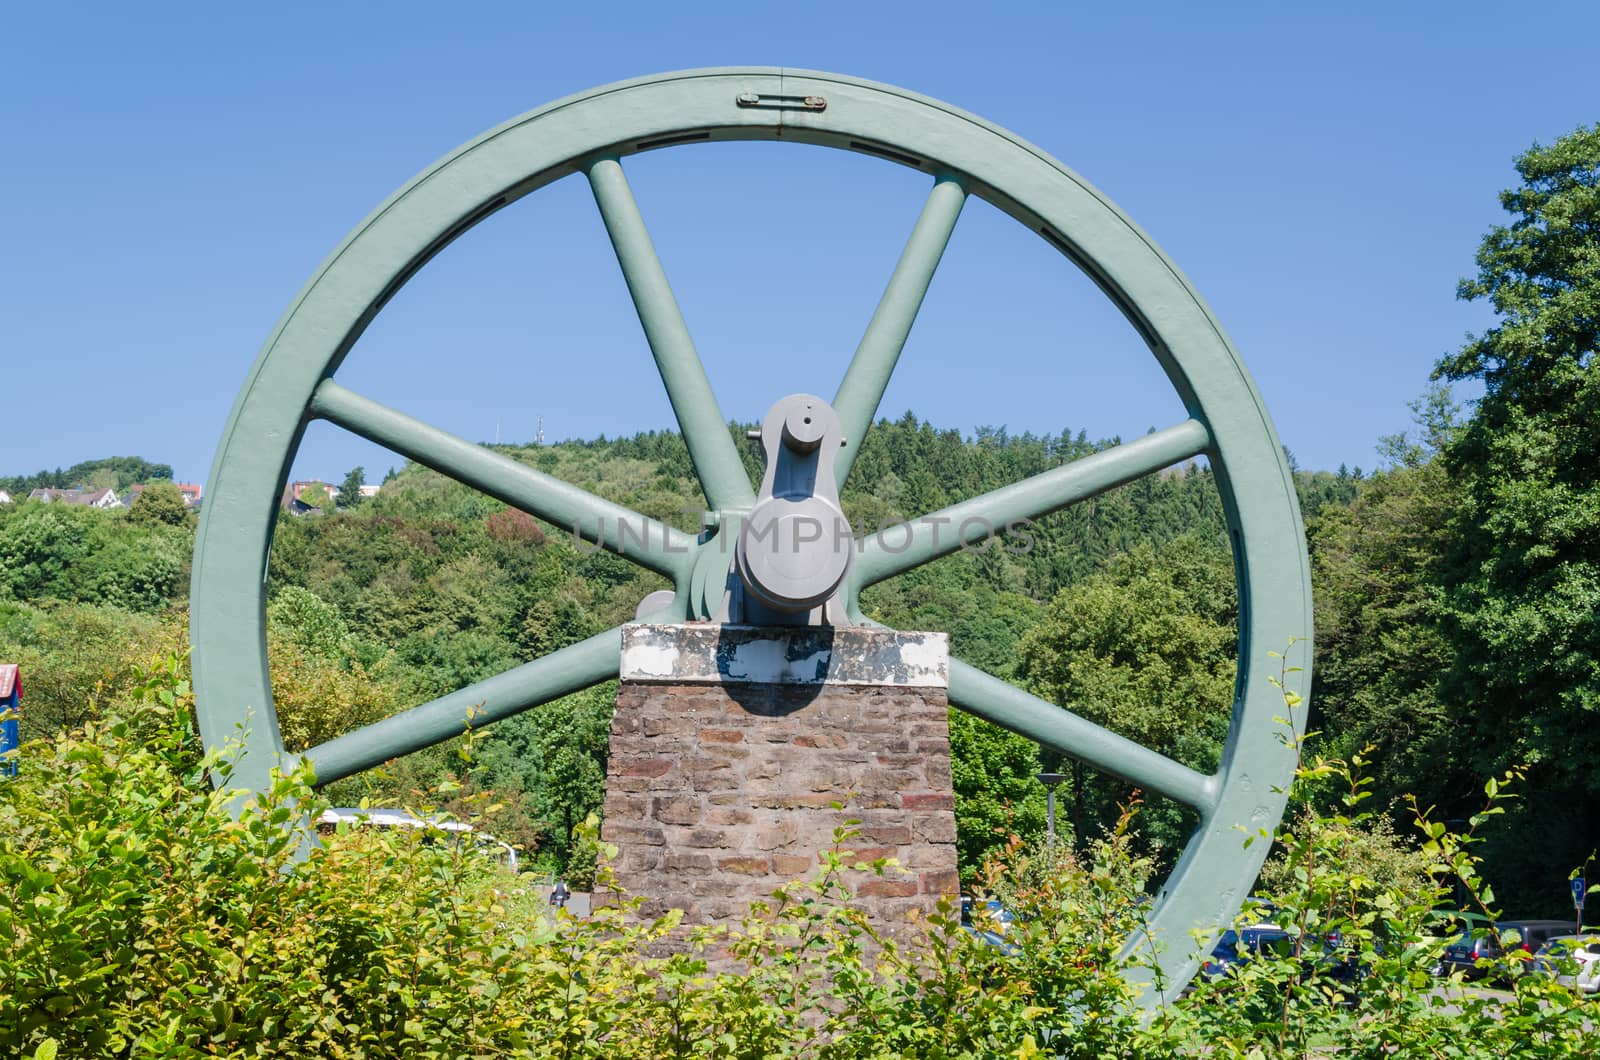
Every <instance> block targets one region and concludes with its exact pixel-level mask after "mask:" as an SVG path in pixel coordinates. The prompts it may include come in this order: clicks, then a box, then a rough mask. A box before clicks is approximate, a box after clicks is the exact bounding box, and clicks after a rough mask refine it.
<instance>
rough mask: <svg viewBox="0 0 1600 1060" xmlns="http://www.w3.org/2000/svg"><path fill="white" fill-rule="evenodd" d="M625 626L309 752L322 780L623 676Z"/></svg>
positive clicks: (439, 741)
mask: <svg viewBox="0 0 1600 1060" xmlns="http://www.w3.org/2000/svg"><path fill="white" fill-rule="evenodd" d="M621 658H622V631H621V628H620V627H616V628H613V629H609V630H607V631H606V632H604V633H600V634H597V635H596V636H593V637H590V638H589V639H588V640H583V641H579V642H578V643H576V644H573V645H569V646H568V647H565V648H562V649H561V650H560V651H557V652H552V653H551V654H549V655H546V656H545V657H544V658H542V659H535V660H534V661H533V662H530V663H524V664H523V665H521V666H519V667H517V668H516V669H514V670H507V671H506V672H505V673H503V674H496V675H495V676H493V677H490V678H488V679H486V680H483V681H479V682H477V683H476V684H471V685H468V686H467V687H466V688H462V689H459V690H457V691H455V692H451V693H450V694H449V695H447V696H440V697H439V698H438V699H435V700H433V701H432V702H429V703H424V704H422V705H421V706H419V707H413V708H411V709H410V710H407V711H403V712H401V713H399V714H396V715H394V716H392V717H388V718H385V719H383V720H382V721H379V722H374V723H373V724H371V725H368V726H365V727H364V728H360V729H357V730H356V731H355V732H350V733H346V734H345V735H343V736H339V737H336V738H334V739H332V740H329V741H328V742H327V743H325V744H320V745H318V746H317V747H313V748H312V749H311V750H309V751H307V752H306V753H305V758H306V759H307V760H308V761H310V762H311V764H312V766H313V767H314V768H315V769H316V771H317V783H318V784H329V783H332V782H333V781H335V780H339V779H341V778H343V777H348V776H350V775H352V774H354V773H359V772H361V771H362V770H363V769H371V768H372V767H373V766H375V765H378V764H379V763H380V762H387V761H388V760H389V759H391V758H398V757H399V756H400V755H404V754H410V753H411V752H412V751H420V750H421V749H422V748H424V747H432V746H433V745H434V744H436V743H443V742H444V741H445V740H448V739H450V738H452V737H455V736H460V735H461V734H462V733H463V732H465V731H466V728H467V726H468V724H469V723H470V724H471V726H472V727H473V728H478V727H481V726H484V725H488V724H489V723H490V722H495V721H499V720H500V719H502V718H508V717H510V716H511V715H513V714H516V713H519V712H521V711H524V710H527V709H528V708H529V707H536V706H538V705H539V704H541V703H548V702H550V701H551V700H552V699H558V698H560V697H561V696H564V695H568V694H569V693H572V692H577V691H579V690H581V689H585V688H588V687H589V686H591V685H597V684H599V683H600V682H601V681H606V680H609V679H611V678H613V677H616V676H617V673H618V671H619V669H620V660H621Z"/></svg>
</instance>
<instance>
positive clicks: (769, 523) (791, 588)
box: [734, 394, 854, 613]
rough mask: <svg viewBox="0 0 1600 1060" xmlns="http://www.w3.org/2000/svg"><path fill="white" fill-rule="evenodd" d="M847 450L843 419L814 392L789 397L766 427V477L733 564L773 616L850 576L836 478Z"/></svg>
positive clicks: (812, 602) (813, 600)
mask: <svg viewBox="0 0 1600 1060" xmlns="http://www.w3.org/2000/svg"><path fill="white" fill-rule="evenodd" d="M843 444H844V429H843V427H842V426H841V425H840V423H839V417H838V415H837V414H835V413H834V411H833V409H832V407H830V406H829V405H828V403H827V402H826V401H823V400H822V399H821V398H819V397H817V396H815V395H814V394H791V395H790V396H789V397H786V398H784V399H783V400H781V401H779V402H778V403H777V404H776V405H774V406H772V409H771V410H770V411H769V412H768V413H767V418H766V419H765V420H764V421H763V422H762V425H761V447H762V449H763V450H764V451H765V453H766V458H767V471H766V475H765V477H764V478H763V479H762V481H761V493H760V495H759V496H758V497H757V498H756V504H755V507H754V508H752V509H751V510H750V516H749V518H748V519H746V520H745V524H744V526H743V528H741V530H740V531H739V544H738V547H737V548H736V549H735V552H734V563H735V567H736V569H737V570H738V572H739V579H740V581H742V582H743V583H744V586H745V589H746V590H747V591H748V592H749V594H750V595H751V596H752V597H754V598H755V599H756V600H759V601H760V602H761V603H763V604H765V605H766V606H767V607H770V608H772V609H773V610H776V611H782V612H787V613H795V612H801V611H809V610H810V609H811V608H814V607H816V606H818V605H819V604H822V603H824V602H826V601H827V600H828V599H829V598H830V597H831V596H833V595H834V593H836V592H838V590H839V586H840V585H842V584H844V579H845V575H846V574H848V573H849V571H850V554H851V551H852V549H853V548H854V535H853V534H852V532H851V529H850V523H849V521H848V520H846V519H845V517H844V508H843V507H842V506H841V505H840V503H839V487H838V484H837V483H836V482H835V481H834V477H833V462H834V456H835V454H837V453H838V451H839V447H840V446H841V445H843Z"/></svg>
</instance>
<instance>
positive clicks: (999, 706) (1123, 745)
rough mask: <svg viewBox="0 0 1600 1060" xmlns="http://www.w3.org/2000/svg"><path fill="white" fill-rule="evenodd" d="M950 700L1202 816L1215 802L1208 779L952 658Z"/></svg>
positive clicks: (1215, 791)
mask: <svg viewBox="0 0 1600 1060" xmlns="http://www.w3.org/2000/svg"><path fill="white" fill-rule="evenodd" d="M950 702H951V703H953V704H955V705H956V706H958V707H960V708H961V709H962V710H965V711H967V712H968V713H969V714H976V715H977V716H978V717H980V718H985V719H987V720H989V721H992V722H994V723H995V724H996V725H999V726H1001V727H1002V728H1006V729H1010V730H1011V731H1012V732H1015V733H1020V734H1022V735H1023V736H1026V737H1028V738H1029V739H1030V740H1037V741H1039V742H1040V743H1042V744H1048V745H1049V746H1051V747H1053V748H1055V749H1056V750H1058V751H1061V752H1062V753H1064V754H1068V755H1071V756H1072V757H1073V758H1076V759H1078V760H1079V761H1081V762H1083V763H1085V764H1087V765H1090V766H1093V767H1095V768H1096V769H1100V770H1104V771H1105V772H1107V773H1111V774H1114V775H1115V776H1119V777H1121V778H1122V779H1123V780H1126V781H1128V782H1129V783H1131V784H1136V785H1138V786H1139V787H1140V788H1143V789H1144V790H1146V791H1152V792H1156V793H1158V794H1161V795H1165V796H1167V797H1168V798H1172V799H1176V800H1178V801H1179V802H1181V803H1184V804H1185V805H1188V806H1192V807H1194V808H1195V809H1196V810H1199V811H1200V814H1201V816H1202V817H1204V816H1209V814H1210V813H1211V811H1212V809H1213V808H1214V807H1215V806H1216V801H1217V785H1216V781H1215V780H1214V779H1213V778H1211V777H1208V776H1206V775H1205V774H1203V773H1197V772H1196V771H1194V770H1193V769H1190V768H1189V767H1188V766H1186V765H1184V764H1182V763H1181V762H1175V761H1173V760H1172V759H1170V758H1168V757H1167V756H1165V755H1163V754H1158V753H1157V752H1155V751H1152V750H1150V749H1149V748H1148V747H1143V746H1141V745H1139V744H1136V743H1134V742H1133V741H1132V740H1129V739H1126V738H1124V737H1122V736H1118V735H1117V734H1116V733H1114V732H1112V731H1111V730H1109V729H1105V728H1102V727H1101V726H1099V725H1096V724H1095V723H1094V722H1092V721H1088V720H1086V719H1084V718H1081V717H1079V716H1078V715H1076V714H1074V713H1072V712H1071V711H1069V710H1066V709H1064V708H1062V707H1058V706H1055V705H1054V704H1052V703H1049V702H1046V701H1045V700H1043V699H1040V698H1039V697H1038V696H1035V695H1033V694H1032V693H1029V692H1024V691H1023V690H1022V689H1020V688H1018V687H1016V686H1015V685H1012V684H1008V683H1007V682H1005V681H1002V680H1000V679H999V678H998V677H994V676H991V675H990V674H986V673H984V672H983V671H982V670H979V669H978V668H977V667H975V666H969V665H968V664H966V663H964V662H961V661H959V660H957V659H951V660H950Z"/></svg>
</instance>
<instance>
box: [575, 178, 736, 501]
mask: <svg viewBox="0 0 1600 1060" xmlns="http://www.w3.org/2000/svg"><path fill="white" fill-rule="evenodd" d="M589 186H590V188H591V189H592V190H593V191H594V201H595V202H596V203H597V204H598V205H599V207H600V216H601V217H602V218H603V219H604V220H605V224H606V232H607V233H608V234H610V236H611V246H612V247H613V248H614V249H615V250H616V253H617V262H618V264H620V265H621V266H622V275H623V278H624V279H625V280H627V282H628V291H629V293H630V294H632V295H633V305H634V308H635V309H637V310H638V312H639V322H640V323H641V324H643V325H644V335H645V339H646V341H648V342H649V343H650V352H651V353H652V354H653V355H654V356H655V359H656V368H657V369H659V370H660V372H661V382H662V383H663V384H664V385H665V386H666V388H667V398H668V399H669V400H670V401H671V402H672V412H673V415H675V416H676V417H677V418H678V429H679V430H680V431H682V432H683V440H684V442H685V443H687V445H688V447H689V459H690V460H692V461H693V462H694V470H695V474H696V475H697V476H698V477H699V479H700V486H701V488H702V489H704V490H705V493H706V502H707V503H708V504H709V505H710V506H711V507H712V508H713V509H715V510H718V511H721V510H726V509H739V508H749V507H750V505H752V504H753V503H754V502H755V493H754V491H752V490H751V488H750V477H749V476H748V475H747V474H745V470H744V463H743V461H741V460H740V459H739V451H738V449H737V448H736V447H735V445H734V441H733V436H732V435H731V434H730V433H729V432H728V424H727V421H726V420H724V419H723V418H722V410H721V408H719V407H718V405H717V397H716V395H715V394H714V393H712V391H711V381H710V380H709V379H707V378H706V370H705V366H704V365H702V364H701V363H700V355H699V354H698V353H697V352H695V348H694V340H693V339H691V338H690V337H689V328H688V326H687V325H686V324H684V322H683V314H682V313H681V312H680V311H679V310H678V301H677V299H676V298H674V297H673V294H672V287H671V285H670V284H668V282H667V274H666V272H665V270H663V269H662V267H661V259H660V258H659V257H658V256H657V255H656V248H655V245H654V244H653V243H652V242H651V241H650V233H649V231H648V230H647V229H646V228H645V225H644V218H643V217H642V216H641V215H640V213H639V204H638V202H636V201H635V200H634V197H633V191H632V190H631V189H630V188H629V187H628V178H627V176H626V175H625V174H624V173H623V172H622V166H621V164H619V163H618V162H617V160H616V159H615V158H601V159H599V160H598V161H596V162H594V163H593V164H592V165H590V166H589Z"/></svg>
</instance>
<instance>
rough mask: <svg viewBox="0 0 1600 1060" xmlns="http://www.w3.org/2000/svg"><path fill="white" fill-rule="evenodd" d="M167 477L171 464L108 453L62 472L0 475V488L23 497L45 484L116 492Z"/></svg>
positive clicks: (59, 470)
mask: <svg viewBox="0 0 1600 1060" xmlns="http://www.w3.org/2000/svg"><path fill="white" fill-rule="evenodd" d="M171 479H172V465H171V464H152V463H150V462H149V461H148V460H145V459H144V458H142V457H137V456H108V457H105V458H104V459H101V460H85V461H83V462H82V463H80V464H73V465H72V466H71V467H69V468H67V469H66V470H65V471H63V470H61V469H60V468H59V467H58V468H56V469H55V470H54V471H39V472H36V473H34V474H32V475H13V476H11V477H9V478H6V477H0V489H3V490H5V491H6V492H7V493H9V494H11V495H12V496H13V497H15V496H17V494H18V493H20V494H22V496H24V497H26V496H27V495H28V494H29V493H30V492H32V491H33V490H36V489H43V488H45V487H47V486H50V487H54V488H56V489H67V488H69V487H72V486H85V487H89V488H91V489H105V488H107V487H109V488H111V489H114V490H116V491H117V493H118V494H119V495H120V494H122V493H125V492H126V491H127V489H128V487H129V486H132V485H134V484H135V483H139V482H156V481H160V480H167V481H171Z"/></svg>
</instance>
